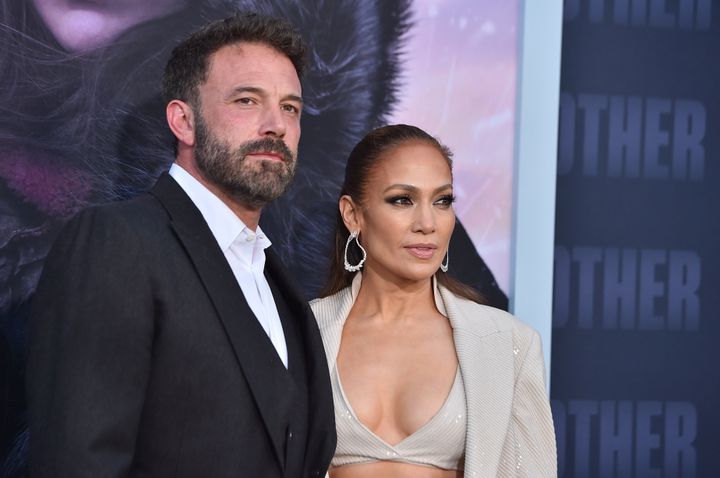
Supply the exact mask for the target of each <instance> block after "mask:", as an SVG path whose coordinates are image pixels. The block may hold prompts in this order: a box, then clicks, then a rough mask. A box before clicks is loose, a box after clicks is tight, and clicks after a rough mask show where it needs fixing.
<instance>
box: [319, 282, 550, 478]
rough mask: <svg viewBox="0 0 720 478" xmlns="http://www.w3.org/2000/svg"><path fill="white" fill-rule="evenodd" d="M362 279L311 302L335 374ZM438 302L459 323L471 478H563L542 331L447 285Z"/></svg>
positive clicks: (439, 290)
mask: <svg viewBox="0 0 720 478" xmlns="http://www.w3.org/2000/svg"><path fill="white" fill-rule="evenodd" d="M361 280H362V276H361V274H360V273H358V274H357V275H356V276H355V278H354V280H353V284H352V286H351V287H348V288H346V289H343V290H342V291H340V292H338V293H336V294H334V295H332V296H329V297H325V298H322V299H315V300H313V301H312V302H311V303H310V305H311V307H312V309H313V312H314V313H315V317H316V318H317V321H318V325H319V328H320V334H321V335H322V340H323V345H324V346H325V353H326V355H327V362H328V366H329V368H330V372H332V371H333V369H334V367H335V363H336V360H337V354H338V351H339V349H340V338H341V336H342V329H343V326H344V324H345V320H346V319H347V317H348V314H349V313H350V309H352V306H353V304H354V303H355V298H356V297H357V293H358V291H359V289H360V283H361ZM433 282H435V281H433ZM435 303H436V305H437V307H438V310H439V311H440V312H441V313H443V315H445V316H446V317H448V320H449V321H450V325H451V326H452V329H453V338H454V341H455V350H456V353H457V356H458V361H459V364H460V373H461V374H462V377H463V381H464V383H465V399H466V402H467V408H468V410H467V437H466V444H465V471H464V475H465V477H478V478H479V477H487V478H497V477H503V478H504V477H508V478H509V477H527V478H545V477H556V476H557V458H556V456H557V455H556V450H555V432H554V428H553V422H552V415H551V413H550V404H549V401H548V397H547V393H546V391H545V379H544V377H545V373H544V365H543V359H542V350H541V344H540V336H539V335H538V333H537V332H535V331H534V330H533V329H531V328H530V327H528V326H527V325H525V324H524V323H522V322H520V321H519V320H517V319H516V318H515V317H513V316H512V315H510V314H508V313H507V312H504V311H501V310H499V309H495V308H492V307H487V306H484V305H479V304H477V303H475V302H472V301H469V300H466V299H463V298H460V297H458V296H456V295H454V294H453V293H451V292H450V291H448V290H447V289H445V288H444V287H442V286H439V285H438V286H436V287H435ZM341 439H342V437H338V440H341Z"/></svg>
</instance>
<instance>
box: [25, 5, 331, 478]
mask: <svg viewBox="0 0 720 478" xmlns="http://www.w3.org/2000/svg"><path fill="white" fill-rule="evenodd" d="M304 51H305V46H304V43H303V42H302V39H301V38H300V37H299V35H298V34H297V33H296V32H295V30H294V29H293V28H292V27H291V26H290V25H289V24H288V23H287V22H285V21H282V20H278V19H274V18H270V17H265V16H259V15H253V14H251V15H242V16H235V17H232V18H229V19H226V20H223V21H219V22H214V23H211V24H209V25H208V26H206V27H205V28H203V29H202V30H200V31H199V32H197V33H195V34H193V35H192V36H191V37H190V38H189V39H187V40H186V41H185V42H183V43H181V44H180V45H179V46H178V47H176V48H175V50H174V51H173V53H172V55H171V57H170V60H169V61H168V64H167V67H166V70H165V76H164V78H163V90H164V93H165V95H166V99H167V101H168V103H167V108H166V115H167V121H168V124H169V126H170V129H171V130H172V132H173V134H174V135H175V137H176V138H177V152H176V161H175V163H174V164H173V166H172V167H171V169H170V172H169V174H165V175H163V176H162V177H161V178H160V179H159V181H158V182H157V184H156V185H155V187H154V188H153V189H152V190H151V191H150V193H149V194H145V195H141V196H139V197H137V198H135V199H132V200H130V201H126V202H121V203H115V204H111V205H107V206H101V207H97V208H91V209H88V210H86V211H84V212H83V213H81V214H80V215H79V216H78V217H76V218H75V219H73V220H72V221H71V222H70V223H69V224H68V226H66V227H65V228H64V230H63V232H62V233H61V234H60V236H59V238H58V240H57V241H56V243H55V246H54V247H53V250H52V251H51V253H50V255H49V256H48V259H47V262H46V265H45V270H44V272H43V276H42V278H41V280H40V284H39V286H38V293H37V296H36V298H35V302H34V303H33V309H32V313H31V318H30V347H29V361H28V395H29V397H28V398H29V422H30V434H31V438H30V449H31V451H30V472H31V475H32V476H59V477H81V476H87V477H100V476H103V477H106V476H107V477H120V476H123V477H124V476H131V477H132V476H143V477H161V476H162V477H165V476H187V477H200V476H203V477H204V476H212V477H305V476H321V475H322V474H324V473H325V470H326V468H327V465H328V464H329V462H330V458H331V456H332V453H333V451H334V447H335V426H334V420H333V412H332V398H331V392H330V384H329V380H328V377H327V364H326V362H325V355H324V352H323V350H322V344H321V341H320V336H319V333H318V330H317V327H316V325H315V321H314V319H313V317H312V314H311V312H310V311H309V308H308V306H307V304H306V303H305V302H304V301H303V300H302V299H301V297H300V296H299V294H298V293H297V292H296V290H295V288H294V287H293V285H292V284H291V283H290V280H289V278H288V275H287V273H286V272H285V271H284V269H283V267H282V266H281V264H279V262H278V259H277V258H276V257H275V256H274V255H273V253H272V251H271V250H269V249H267V248H268V246H269V245H270V241H269V239H268V238H267V237H265V235H264V234H263V232H262V230H261V229H260V228H259V227H258V221H259V218H260V212H261V209H262V207H263V206H264V205H265V204H267V203H268V202H270V201H272V200H274V199H275V198H277V197H278V196H279V195H280V194H282V192H283V191H284V190H285V188H286V187H287V185H288V184H289V182H290V181H291V179H292V176H293V172H294V169H295V161H296V158H295V157H296V152H297V147H298V141H299V137H300V113H301V110H302V92H301V85H300V80H299V78H300V76H301V73H302V61H303V60H302V58H303V55H304Z"/></svg>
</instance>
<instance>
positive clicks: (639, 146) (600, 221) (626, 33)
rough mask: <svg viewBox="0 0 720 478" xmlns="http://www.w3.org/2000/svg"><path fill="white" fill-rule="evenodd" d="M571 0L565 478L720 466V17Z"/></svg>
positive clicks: (706, 474)
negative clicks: (719, 216)
mask: <svg viewBox="0 0 720 478" xmlns="http://www.w3.org/2000/svg"><path fill="white" fill-rule="evenodd" d="M719 13H720V8H718V3H717V2H713V1H711V0H674V1H669V0H668V1H657V0H649V1H648V0H614V1H599V0H566V2H565V12H564V14H565V15H564V16H565V22H564V29H563V47H562V48H563V49H562V74H561V101H560V137H559V144H558V146H559V148H558V149H559V152H558V176H557V180H558V181H557V216H556V221H557V223H556V249H555V288H554V313H553V326H554V329H553V344H552V388H551V397H552V399H553V400H552V405H553V414H554V418H555V425H556V433H557V439H558V454H559V461H558V463H559V468H560V470H559V471H560V476H561V477H576V478H584V477H592V478H606V477H636V478H661V477H662V478H670V477H673V478H679V477H683V478H694V477H698V478H715V477H718V476H720V453H718V452H719V451H720V434H719V433H718V430H720V367H718V355H717V347H718V343H719V342H720V321H719V320H718V311H719V310H720V294H718V292H717V288H718V287H719V286H720V247H719V246H720V220H718V217H717V215H718V211H720V187H718V186H719V185H720V164H719V163H718V161H717V159H718V156H719V155H720V129H719V127H720V125H719V124H718V119H719V118H720V88H718V85H720V66H719V65H720V62H718V60H717V56H718V52H720V29H719V26H720V23H719V22H718V18H719V17H718V14H719Z"/></svg>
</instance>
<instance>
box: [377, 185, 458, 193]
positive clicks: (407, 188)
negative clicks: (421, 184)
mask: <svg viewBox="0 0 720 478" xmlns="http://www.w3.org/2000/svg"><path fill="white" fill-rule="evenodd" d="M391 189H402V190H404V191H408V192H415V191H417V190H418V188H417V187H416V186H413V185H412V184H391V185H390V186H388V187H386V188H385V190H384V191H383V192H387V191H390V190H391ZM446 189H452V184H450V183H448V184H443V185H442V186H440V187H437V188H435V190H434V191H433V194H437V193H439V192H440V191H444V190H446Z"/></svg>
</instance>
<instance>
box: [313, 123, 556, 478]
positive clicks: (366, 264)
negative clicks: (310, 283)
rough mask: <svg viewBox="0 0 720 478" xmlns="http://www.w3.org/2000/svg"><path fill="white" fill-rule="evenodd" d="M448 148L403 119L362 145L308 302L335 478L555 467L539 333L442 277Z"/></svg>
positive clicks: (429, 477) (448, 225) (518, 472)
mask: <svg viewBox="0 0 720 478" xmlns="http://www.w3.org/2000/svg"><path fill="white" fill-rule="evenodd" d="M453 199H454V197H453V189H452V172H451V153H450V151H449V150H448V149H447V148H446V147H444V146H442V145H441V144H440V143H439V142H438V141H437V140H436V139H434V138H433V137H432V136H430V135H428V134H427V133H425V132H424V131H422V130H421V129H419V128H416V127H413V126H408V125H394V126H386V127H382V128H379V129H376V130H374V131H372V132H371V133H369V134H368V135H367V136H366V137H365V138H364V139H363V140H362V141H360V143H359V144H358V145H357V146H356V147H355V149H353V151H352V153H351V154H350V157H349V159H348V162H347V167H346V171H345V183H344V186H343V189H342V192H341V198H340V204H339V215H338V224H337V230H336V239H335V253H334V256H333V258H332V265H331V270H330V279H329V283H328V285H327V287H326V289H325V291H324V293H323V298H321V299H316V300H314V301H313V302H312V304H311V305H312V308H313V311H314V312H315V315H316V316H317V320H318V323H319V326H320V332H321V334H322V336H323V342H324V345H325V350H326V353H327V358H328V365H329V367H330V374H331V382H332V385H333V398H334V400H335V419H336V424H337V429H338V445H337V449H336V452H335V456H334V458H333V462H332V467H331V469H330V472H329V474H330V477H331V478H364V477H368V478H369V477H386V476H387V477H413V478H436V477H437V478H450V477H453V478H455V477H462V476H466V477H476V476H477V477H480V476H486V477H493V478H494V477H498V476H502V477H509V476H527V477H533V478H535V477H548V476H556V458H555V456H556V455H555V437H554V432H553V424H552V417H551V414H550V407H549V403H548V399H547V395H546V391H545V385H544V378H543V376H544V368H543V362H542V354H541V349H540V339H539V336H538V334H537V333H536V332H534V331H533V330H532V329H530V328H529V327H528V326H526V325H524V324H523V323H521V322H520V321H518V320H516V319H515V318H514V317H512V316H511V315H509V314H507V313H505V312H502V311H500V310H498V309H494V308H491V307H487V306H483V305H480V303H479V302H480V300H479V297H478V296H477V295H476V293H475V292H474V291H473V290H472V289H470V288H468V287H466V286H464V285H462V284H460V283H459V282H457V281H455V280H453V279H452V278H451V277H450V276H449V275H447V274H446V271H447V268H448V266H449V258H448V257H449V256H448V243H449V240H450V235H451V234H452V231H453V227H454V225H455V213H454V211H453V207H452V203H453Z"/></svg>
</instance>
